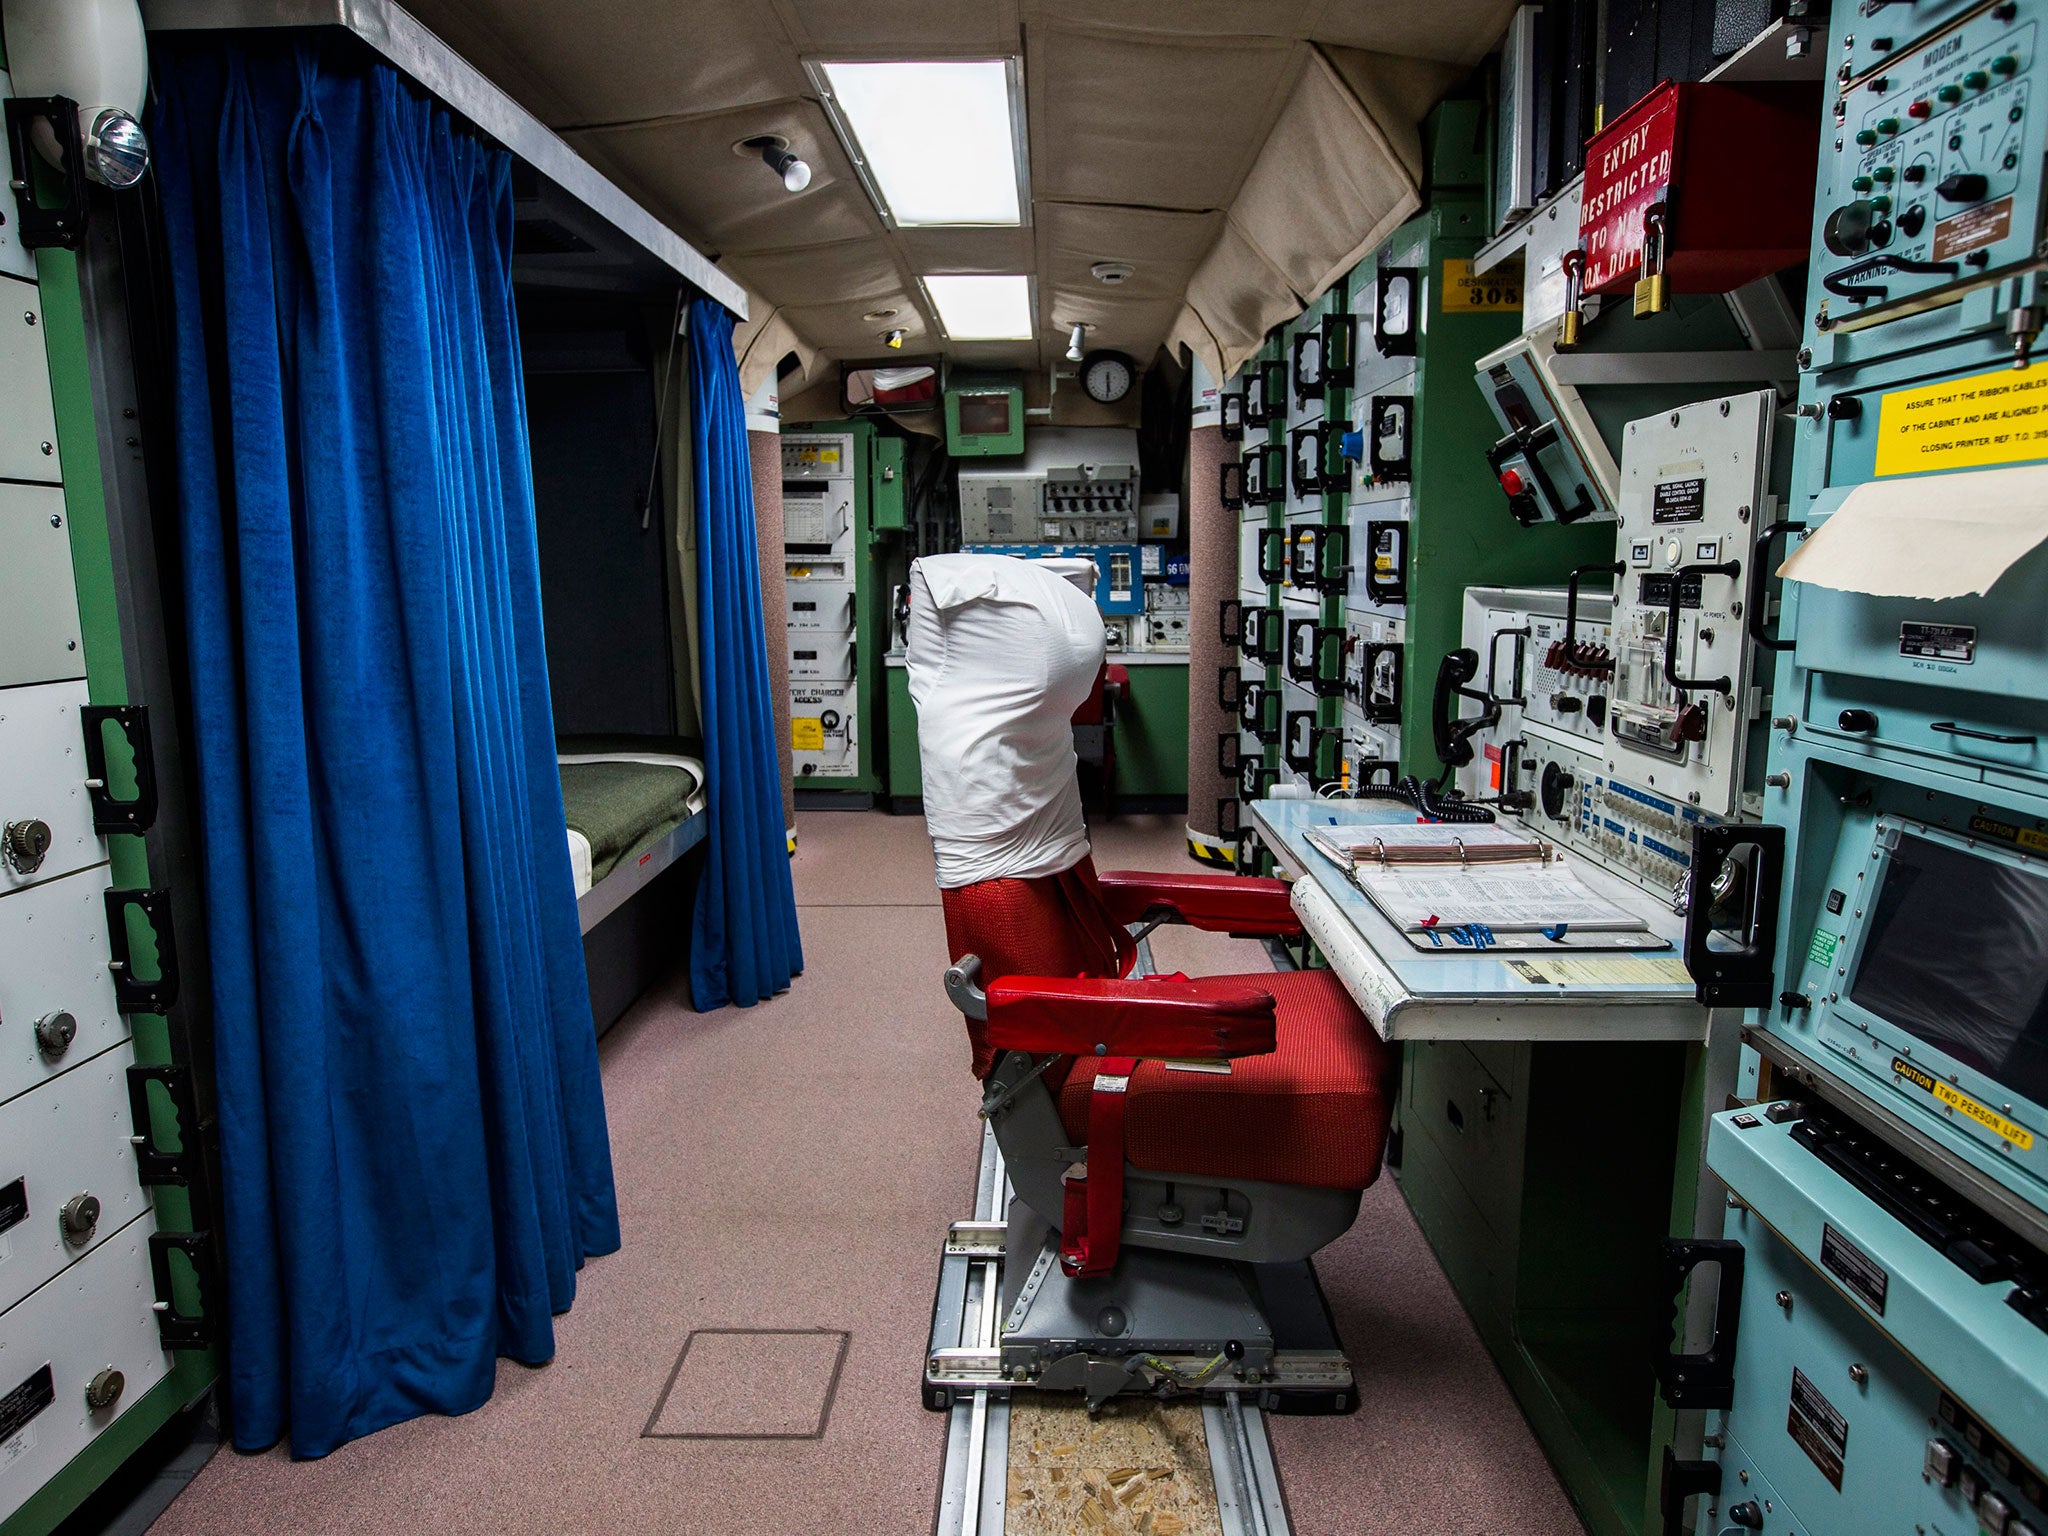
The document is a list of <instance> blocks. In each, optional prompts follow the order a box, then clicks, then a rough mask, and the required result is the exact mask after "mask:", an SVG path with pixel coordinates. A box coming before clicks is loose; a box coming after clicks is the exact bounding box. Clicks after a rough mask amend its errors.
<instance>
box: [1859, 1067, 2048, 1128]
mask: <svg viewBox="0 0 2048 1536" xmlns="http://www.w3.org/2000/svg"><path fill="white" fill-rule="evenodd" d="M1892 1071H1893V1072H1894V1073H1896V1074H1897V1075H1898V1076H1900V1077H1903V1078H1904V1079H1905V1080H1906V1081H1907V1082H1909V1083H1911V1084H1912V1085H1913V1086H1914V1087H1916V1088H1918V1089H1921V1090H1922V1091H1923V1092H1925V1093H1927V1094H1928V1095H1929V1096H1931V1097H1932V1098H1933V1099H1934V1101H1935V1102H1936V1103H1937V1104H1945V1105H1947V1106H1948V1107H1949V1108H1950V1109H1952V1110H1954V1111H1955V1112H1956V1113H1957V1114H1959V1115H1962V1116H1964V1117H1965V1118H1966V1119H1970V1120H1974V1121H1976V1122H1977V1123H1978V1124H1979V1125H1981V1126H1983V1127H1984V1129H1985V1130H1987V1131H1989V1132H1991V1134H1992V1135H1994V1136H1996V1137H1997V1138H1998V1139H1999V1140H2000V1141H2006V1142H2010V1143H2011V1144H2012V1146H2013V1150H2014V1151H2017V1152H2031V1151H2033V1150H2034V1133H2033V1132H2032V1131H2030V1130H2028V1129H2027V1128H2026V1127H2025V1126H2024V1125H2015V1124H2013V1122H2012V1121H2010V1120H2008V1119H2006V1118H2005V1116H2003V1115H2001V1114H1999V1113H1998V1112H1997V1111H1996V1110H1994V1109H1988V1108H1986V1107H1985V1106H1984V1105H1982V1104H1979V1103H1978V1102H1977V1101H1976V1100H1975V1099H1973V1098H1971V1097H1970V1096H1969V1095H1968V1094H1967V1093H1963V1092H1961V1091H1959V1090H1958V1089H1957V1088H1955V1087H1954V1086H1953V1085H1952V1084H1949V1083H1945V1082H1943V1081H1942V1080H1941V1079H1940V1078H1938V1077H1936V1076H1935V1075H1934V1074H1933V1073H1932V1072H1929V1071H1926V1070H1925V1069H1924V1068H1921V1067H1916V1066H1914V1065H1913V1063H1911V1062H1910V1061H1907V1060H1906V1059H1905V1058H1904V1057H1903V1056H1894V1057H1893V1058H1892Z"/></svg>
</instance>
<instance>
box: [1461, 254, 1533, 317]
mask: <svg viewBox="0 0 2048 1536" xmlns="http://www.w3.org/2000/svg"><path fill="white" fill-rule="evenodd" d="M1521 307H1522V264H1521V263H1520V262H1518V261H1504V262H1502V263H1501V264H1500V265H1499V266H1497V267H1495V268H1493V269H1492V270H1491V271H1488V272H1486V273H1483V274H1482V275H1480V276H1478V277H1474V276H1473V275H1472V263H1471V262H1469V261H1463V260H1460V259H1458V258H1456V257H1452V256H1446V257H1445V258H1444V313H1445V314H1449V315H1469V314H1473V313H1475V312H1477V311H1481V310H1495V309H1512V310H1516V311H1519V310H1520V309H1521Z"/></svg>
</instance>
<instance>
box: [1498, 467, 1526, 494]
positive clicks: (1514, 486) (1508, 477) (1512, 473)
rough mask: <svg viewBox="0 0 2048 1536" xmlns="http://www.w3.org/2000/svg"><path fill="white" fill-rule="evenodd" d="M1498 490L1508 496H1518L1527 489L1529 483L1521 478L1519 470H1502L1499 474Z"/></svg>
mask: <svg viewBox="0 0 2048 1536" xmlns="http://www.w3.org/2000/svg"><path fill="white" fill-rule="evenodd" d="M1500 488H1501V489H1502V490H1504V491H1506V492H1507V493H1508V494H1509V495H1510V496H1519V495H1521V494H1522V492H1523V491H1525V490H1527V489H1528V488H1529V482H1528V481H1526V480H1524V479H1523V478H1522V472H1521V471H1520V470H1517V469H1504V470H1502V471H1501V472H1500Z"/></svg>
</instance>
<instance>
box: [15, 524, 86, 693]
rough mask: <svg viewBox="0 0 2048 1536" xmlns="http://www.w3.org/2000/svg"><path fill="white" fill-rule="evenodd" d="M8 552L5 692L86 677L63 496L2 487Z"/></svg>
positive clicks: (69, 535) (69, 537) (69, 533)
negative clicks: (27, 686)
mask: <svg viewBox="0 0 2048 1536" xmlns="http://www.w3.org/2000/svg"><path fill="white" fill-rule="evenodd" d="M0 551H4V558H0V688H18V687H21V686H22V685H23V684H26V683H50V682H59V681H62V680H64V679H66V678H78V677H83V676H85V647H84V645H83V643H82V636H81V633H80V630H79V623H78V594H77V588H76V587H75V585H74V584H73V582H72V579H71V529H70V524H69V519H68V518H67V516H66V515H65V511H64V492H63V490H62V489H61V488H59V487H57V486H54V485H9V484H0Z"/></svg>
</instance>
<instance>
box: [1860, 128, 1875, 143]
mask: <svg viewBox="0 0 2048 1536" xmlns="http://www.w3.org/2000/svg"><path fill="white" fill-rule="evenodd" d="M1856 142H1857V143H1858V144H1875V143H1876V142H1877V130H1876V129H1874V128H1858V129H1857V130H1856Z"/></svg>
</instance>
